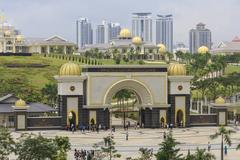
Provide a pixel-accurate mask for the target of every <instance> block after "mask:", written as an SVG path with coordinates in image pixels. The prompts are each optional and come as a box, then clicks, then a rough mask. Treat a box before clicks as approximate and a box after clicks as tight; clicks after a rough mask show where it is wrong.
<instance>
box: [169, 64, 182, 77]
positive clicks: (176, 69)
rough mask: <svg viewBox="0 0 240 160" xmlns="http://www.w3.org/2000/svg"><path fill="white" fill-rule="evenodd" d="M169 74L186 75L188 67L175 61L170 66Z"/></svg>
mask: <svg viewBox="0 0 240 160" xmlns="http://www.w3.org/2000/svg"><path fill="white" fill-rule="evenodd" d="M168 74H169V75H170V76H183V75H186V67H185V66H184V65H183V64H178V63H173V64H170V66H169V67H168Z"/></svg>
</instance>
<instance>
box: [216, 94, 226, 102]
mask: <svg viewBox="0 0 240 160" xmlns="http://www.w3.org/2000/svg"><path fill="white" fill-rule="evenodd" d="M215 104H225V99H224V98H222V97H221V96H220V97H218V98H217V99H215Z"/></svg>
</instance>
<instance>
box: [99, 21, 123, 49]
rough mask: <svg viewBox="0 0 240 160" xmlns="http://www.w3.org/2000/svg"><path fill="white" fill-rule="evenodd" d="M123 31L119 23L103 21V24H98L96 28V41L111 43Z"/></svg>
mask: <svg viewBox="0 0 240 160" xmlns="http://www.w3.org/2000/svg"><path fill="white" fill-rule="evenodd" d="M120 31H121V27H120V24H119V23H112V22H110V23H107V21H103V22H102V24H101V25H97V29H96V43H97V44H99V43H109V42H110V41H111V40H113V39H116V38H117V37H118V35H119V33H120Z"/></svg>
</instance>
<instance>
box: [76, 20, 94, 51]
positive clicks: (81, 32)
mask: <svg viewBox="0 0 240 160" xmlns="http://www.w3.org/2000/svg"><path fill="white" fill-rule="evenodd" d="M76 28H77V45H78V46H79V47H80V48H84V47H85V45H86V44H93V30H92V25H91V23H90V22H89V20H88V19H87V18H81V19H80V20H78V21H77V27H76ZM79 37H80V41H79Z"/></svg>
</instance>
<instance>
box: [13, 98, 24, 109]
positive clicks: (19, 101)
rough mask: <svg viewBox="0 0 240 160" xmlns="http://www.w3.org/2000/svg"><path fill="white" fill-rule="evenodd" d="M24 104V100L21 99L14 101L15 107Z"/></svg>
mask: <svg viewBox="0 0 240 160" xmlns="http://www.w3.org/2000/svg"><path fill="white" fill-rule="evenodd" d="M25 106H26V102H25V101H24V100H22V99H19V100H17V101H16V102H15V107H25Z"/></svg>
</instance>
